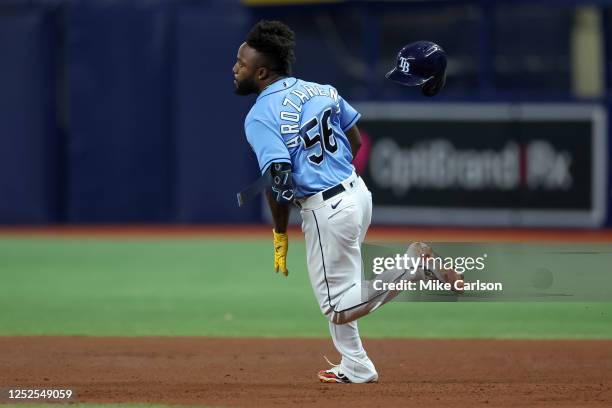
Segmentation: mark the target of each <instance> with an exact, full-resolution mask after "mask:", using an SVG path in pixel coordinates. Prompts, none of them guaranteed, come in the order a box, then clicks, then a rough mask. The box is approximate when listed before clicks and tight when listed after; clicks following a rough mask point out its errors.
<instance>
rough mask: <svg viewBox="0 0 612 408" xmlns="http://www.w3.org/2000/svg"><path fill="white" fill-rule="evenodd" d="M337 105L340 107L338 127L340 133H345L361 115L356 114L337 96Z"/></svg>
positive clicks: (353, 109)
mask: <svg viewBox="0 0 612 408" xmlns="http://www.w3.org/2000/svg"><path fill="white" fill-rule="evenodd" d="M338 105H339V106H340V126H341V127H342V131H343V132H346V131H347V130H349V129H350V128H352V127H353V126H355V123H357V121H358V120H359V118H361V113H359V112H357V111H356V110H355V108H353V107H352V106H351V105H350V104H349V103H348V102H347V101H345V100H344V98H343V97H341V96H338Z"/></svg>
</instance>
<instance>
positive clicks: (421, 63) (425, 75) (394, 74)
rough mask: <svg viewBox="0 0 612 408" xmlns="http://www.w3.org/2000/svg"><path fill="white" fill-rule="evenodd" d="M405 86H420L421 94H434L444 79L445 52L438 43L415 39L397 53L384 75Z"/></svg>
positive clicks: (442, 84)
mask: <svg viewBox="0 0 612 408" xmlns="http://www.w3.org/2000/svg"><path fill="white" fill-rule="evenodd" d="M385 76H386V77H387V78H388V79H390V80H392V81H393V82H397V83H398V84H401V85H405V86H420V87H421V89H422V91H423V94H424V95H426V96H434V95H435V94H437V93H438V92H439V91H440V89H442V87H443V86H444V83H445V81H446V53H445V52H444V50H443V49H442V47H440V46H439V45H438V44H435V43H432V42H430V41H417V42H414V43H412V44H408V45H406V46H405V47H404V48H402V49H401V50H400V51H399V53H398V54H397V61H396V64H395V68H393V69H392V70H391V71H389V72H387V74H386V75H385Z"/></svg>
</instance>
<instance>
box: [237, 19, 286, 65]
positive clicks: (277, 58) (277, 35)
mask: <svg viewBox="0 0 612 408" xmlns="http://www.w3.org/2000/svg"><path fill="white" fill-rule="evenodd" d="M246 43H247V44H248V45H249V46H250V47H252V48H255V49H256V50H257V51H259V52H260V53H262V54H263V55H264V56H265V57H266V58H267V59H268V61H269V62H270V66H269V67H268V68H269V69H270V70H271V71H275V72H278V73H279V74H281V75H291V64H293V62H294V61H295V54H294V53H293V47H294V46H295V36H294V34H293V31H292V30H291V29H290V28H289V27H287V26H286V25H285V24H283V23H281V22H280V21H265V20H262V21H260V22H259V23H257V24H256V25H255V26H254V27H253V28H252V29H251V31H250V32H249V34H248V36H247V40H246Z"/></svg>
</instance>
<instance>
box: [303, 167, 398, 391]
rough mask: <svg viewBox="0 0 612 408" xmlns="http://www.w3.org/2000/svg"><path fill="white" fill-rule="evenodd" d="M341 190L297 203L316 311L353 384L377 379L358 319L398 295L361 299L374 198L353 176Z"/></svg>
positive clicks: (392, 277)
mask: <svg viewBox="0 0 612 408" xmlns="http://www.w3.org/2000/svg"><path fill="white" fill-rule="evenodd" d="M342 185H343V186H344V188H345V191H344V192H341V193H339V194H337V195H335V196H333V197H331V198H328V199H327V200H324V199H323V194H322V193H318V194H315V195H313V196H311V197H308V198H306V199H301V200H298V203H299V205H300V206H301V215H302V220H303V222H302V231H303V232H304V235H305V239H306V257H307V263H308V274H309V276H310V283H311V284H312V288H313V290H314V293H315V297H316V299H317V302H318V303H319V307H320V308H321V311H322V312H323V314H324V315H325V316H327V317H328V319H329V330H330V333H331V336H332V340H333V342H334V345H335V346H336V349H337V350H338V352H339V353H340V354H341V355H342V361H341V363H340V368H341V370H340V371H341V372H342V373H343V374H345V375H346V376H347V377H348V378H349V379H350V380H351V381H352V382H354V383H363V382H370V381H375V380H377V379H378V373H377V372H376V369H375V368H374V364H373V363H372V361H371V360H370V359H369V358H368V356H367V354H366V351H365V349H364V348H363V345H362V343H361V339H360V337H359V330H358V327H357V321H356V319H358V318H359V317H362V316H364V315H366V314H368V313H370V312H372V311H374V310H376V309H377V308H378V307H380V306H381V305H382V304H384V303H386V302H388V301H389V300H391V299H392V298H393V297H395V296H396V295H397V294H398V293H399V292H380V293H378V294H377V295H376V296H374V297H372V298H371V299H365V300H364V299H362V298H361V297H362V296H361V293H362V292H361V282H362V260H361V243H362V242H363V240H364V238H365V235H366V232H367V230H368V227H369V226H370V221H371V218H372V194H371V193H370V191H369V190H368V188H367V187H366V185H365V183H364V182H363V179H361V178H360V177H358V176H357V175H356V174H355V173H353V175H351V176H350V177H349V178H347V179H346V180H344V181H343V182H342ZM402 278H406V276H405V273H404V271H403V270H401V271H398V270H393V271H385V272H384V273H383V274H382V275H380V276H379V277H377V279H382V280H383V281H388V282H392V281H397V280H399V279H402Z"/></svg>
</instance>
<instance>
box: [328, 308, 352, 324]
mask: <svg viewBox="0 0 612 408" xmlns="http://www.w3.org/2000/svg"><path fill="white" fill-rule="evenodd" d="M328 317H329V321H330V322H332V323H333V324H347V323H350V322H352V321H353V320H355V316H354V315H351V314H350V313H345V312H336V311H333V312H331V313H330V314H329V316H328Z"/></svg>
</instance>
